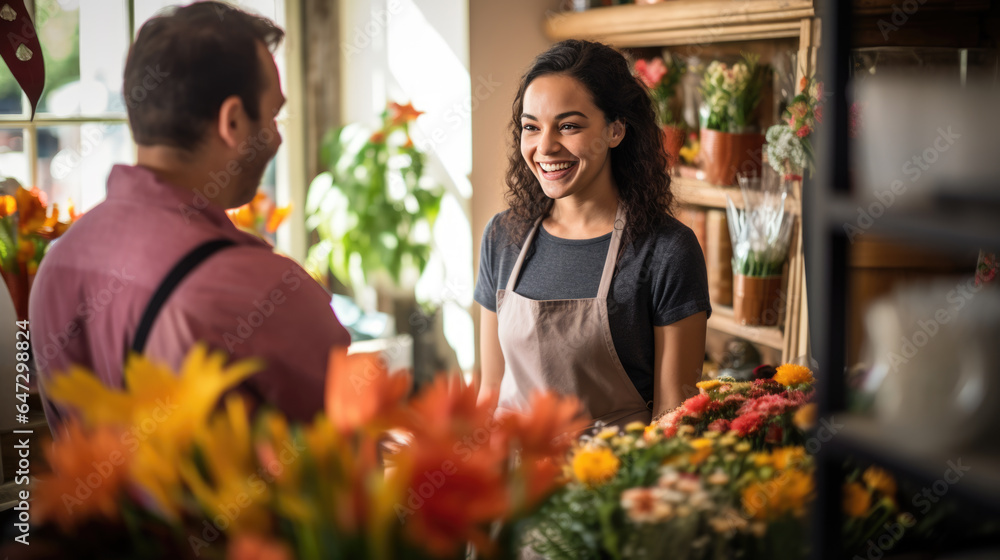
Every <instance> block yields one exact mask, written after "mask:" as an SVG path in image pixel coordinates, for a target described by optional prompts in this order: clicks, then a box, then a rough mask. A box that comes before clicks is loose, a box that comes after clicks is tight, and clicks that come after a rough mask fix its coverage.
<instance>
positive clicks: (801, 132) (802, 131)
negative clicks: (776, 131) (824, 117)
mask: <svg viewBox="0 0 1000 560" xmlns="http://www.w3.org/2000/svg"><path fill="white" fill-rule="evenodd" d="M810 132H812V129H811V128H809V125H807V124H804V125H802V128H800V129H798V130H796V131H795V135H796V136H798V137H799V138H805V137H806V136H809V133H810Z"/></svg>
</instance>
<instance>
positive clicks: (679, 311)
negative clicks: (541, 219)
mask: <svg viewBox="0 0 1000 560" xmlns="http://www.w3.org/2000/svg"><path fill="white" fill-rule="evenodd" d="M505 212H506V211H505ZM505 212H502V213H500V214H497V215H496V216H494V217H493V219H491V220H490V223H489V224H487V225H486V231H485V232H484V233H483V242H482V249H481V252H480V257H479V258H480V261H479V278H478V280H477V281H476V291H475V299H476V301H477V302H479V304H480V305H482V306H483V307H485V308H486V309H489V310H490V311H493V312H496V309H497V305H496V293H497V289H498V288H503V287H506V285H507V279H508V278H509V277H510V273H511V271H512V270H513V269H514V261H516V260H517V255H518V253H519V252H520V247H519V246H517V245H514V244H512V243H511V242H510V237H509V235H508V233H507V231H506V230H505V229H504V228H503V227H502V226H501V225H500V224H501V219H500V216H502V215H503V214H504V213H505ZM610 245H611V234H610V233H608V234H606V235H602V236H601V237H597V238H594V239H561V238H558V237H555V236H553V235H551V234H549V233H548V232H547V231H545V228H544V227H540V228H539V231H538V235H537V236H535V241H534V243H532V246H531V248H529V250H528V254H527V255H526V257H525V261H524V265H523V266H522V267H521V276H520V278H518V281H517V285H516V286H515V287H514V291H515V292H516V293H517V294H519V295H522V296H524V297H526V298H529V299H535V300H547V299H582V298H592V297H596V296H597V289H598V286H599V285H600V283H601V272H602V271H603V269H604V259H605V258H606V257H607V254H608V247H609V246H610ZM701 311H706V312H708V314H709V315H711V313H712V306H711V304H710V303H709V299H708V274H707V272H706V270H705V258H704V256H703V255H702V252H701V246H700V245H699V244H698V239H697V238H696V237H695V235H694V232H692V231H691V229H690V228H688V227H687V226H685V225H684V224H682V223H680V222H679V221H677V220H676V219H674V218H672V217H668V218H667V219H666V220H665V222H664V224H663V225H662V226H661V227H660V229H659V231H656V232H654V233H653V234H652V235H649V236H647V237H646V239H644V240H642V241H640V243H639V244H638V245H637V246H636V245H630V246H627V247H625V248H624V251H623V252H622V254H621V256H619V258H618V265H617V268H616V272H615V276H614V279H613V280H612V282H611V289H610V291H609V293H608V318H609V322H610V324H611V338H612V339H613V340H614V343H615V351H617V352H618V358H619V359H620V360H621V362H622V366H624V368H625V371H626V372H627V373H628V376H629V378H630V379H631V380H632V383H633V384H634V385H635V388H636V389H637V390H638V391H639V394H640V395H642V398H643V399H644V400H645V401H646V402H650V401H652V400H653V371H654V369H653V362H654V354H655V348H654V340H653V327H654V326H664V325H669V324H671V323H674V322H677V321H679V320H681V319H683V318H685V317H689V316H691V315H694V314H695V313H698V312H701Z"/></svg>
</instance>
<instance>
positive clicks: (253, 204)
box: [226, 191, 292, 239]
mask: <svg viewBox="0 0 1000 560" xmlns="http://www.w3.org/2000/svg"><path fill="white" fill-rule="evenodd" d="M291 212H292V205H291V204H289V205H287V206H283V207H281V208H279V207H278V205H277V204H275V203H274V200H271V197H269V196H267V193H264V192H261V191H257V194H255V195H254V196H253V200H251V201H250V202H248V203H246V204H244V205H243V206H240V207H239V208H233V209H231V210H226V214H227V215H228V216H229V219H230V220H232V222H233V224H234V225H235V226H236V227H238V228H240V229H242V230H243V231H245V232H247V233H250V234H253V235H256V236H257V237H260V238H262V239H267V238H268V237H269V236H271V235H274V232H276V231H278V227H280V226H281V223H282V222H284V221H285V218H287V217H288V215H289V214H290V213H291Z"/></svg>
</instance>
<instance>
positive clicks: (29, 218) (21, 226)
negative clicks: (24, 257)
mask: <svg viewBox="0 0 1000 560" xmlns="http://www.w3.org/2000/svg"><path fill="white" fill-rule="evenodd" d="M14 197H15V198H16V199H17V209H18V230H19V232H20V234H21V235H30V234H33V233H37V232H38V231H39V230H41V229H42V228H43V227H44V226H45V219H46V214H47V212H46V210H45V193H43V192H42V191H41V190H39V188H38V187H32V188H31V190H28V189H26V188H24V187H21V188H19V189H17V192H16V193H15V194H14Z"/></svg>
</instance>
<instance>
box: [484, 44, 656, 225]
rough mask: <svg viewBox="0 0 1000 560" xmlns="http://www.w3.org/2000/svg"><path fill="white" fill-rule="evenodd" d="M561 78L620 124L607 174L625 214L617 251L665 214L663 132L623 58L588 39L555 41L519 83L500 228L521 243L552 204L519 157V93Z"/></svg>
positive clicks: (521, 98) (646, 95) (521, 104)
mask: <svg viewBox="0 0 1000 560" xmlns="http://www.w3.org/2000/svg"><path fill="white" fill-rule="evenodd" d="M552 74H560V75H564V76H569V77H571V78H574V79H576V80H577V81H578V82H580V83H581V84H583V86H584V87H586V88H587V91H589V92H590V94H591V96H592V98H593V101H594V105H596V106H597V107H598V108H599V109H601V111H603V112H604V116H605V118H606V119H607V122H609V123H611V122H613V121H616V120H621V121H622V122H624V123H625V127H626V128H625V130H626V132H625V137H624V139H623V140H622V142H621V144H619V145H618V146H617V147H616V148H614V149H612V150H611V172H612V175H613V176H614V180H615V184H616V185H617V186H618V196H619V203H620V204H622V205H623V206H624V210H625V213H626V215H627V216H628V220H627V225H626V227H625V232H624V238H623V241H624V243H623V245H627V244H629V243H631V242H634V241H638V240H641V239H643V238H644V237H645V236H646V235H648V234H650V233H652V232H653V231H655V230H656V229H657V228H658V227H659V226H660V225H661V224H662V223H663V220H664V219H666V217H667V216H668V215H670V214H671V209H672V206H673V200H674V196H673V193H671V191H670V175H669V174H668V173H667V158H666V155H665V154H664V152H663V132H662V131H661V130H660V126H659V124H658V122H657V119H656V110H655V109H654V107H653V103H652V100H651V99H650V97H649V93H648V92H647V90H646V87H645V85H643V84H642V82H640V81H639V79H638V78H636V77H634V76H633V75H632V73H631V72H630V71H629V65H628V62H627V61H626V60H625V57H624V56H623V55H622V54H621V53H619V52H618V51H616V50H614V49H613V48H611V47H609V46H607V45H605V44H603V43H596V42H592V41H579V40H569V41H562V42H560V43H556V44H555V45H553V46H552V48H550V49H549V50H547V51H545V52H543V53H542V54H540V55H538V57H537V58H535V61H534V63H533V64H532V65H531V68H530V69H529V70H528V71H527V72H526V73H525V74H524V76H523V77H522V78H521V83H520V85H519V86H518V89H517V96H516V97H515V98H514V104H513V113H512V116H511V122H510V135H511V139H512V140H513V149H512V150H511V152H510V154H509V158H508V164H507V174H506V180H507V192H506V194H505V198H506V200H507V204H508V206H509V207H510V211H509V212H507V213H506V214H505V217H504V223H503V226H504V229H506V230H507V231H508V232H509V234H510V239H511V240H512V241H513V242H514V243H517V244H520V243H521V242H523V240H524V239H525V237H527V234H528V231H529V230H530V229H531V227H532V226H533V225H534V223H535V220H537V219H538V217H539V216H543V215H545V214H546V213H548V211H549V209H550V208H551V207H552V199H551V198H549V197H548V196H546V195H545V193H544V192H543V191H542V186H541V185H540V184H539V183H538V179H537V178H536V177H535V175H534V174H533V173H532V172H531V168H530V167H528V164H527V163H526V162H525V161H524V158H523V157H522V156H521V113H522V112H523V111H524V92H525V91H526V90H527V89H528V86H529V85H530V84H531V82H532V81H534V80H535V78H538V77H540V76H546V75H552Z"/></svg>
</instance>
